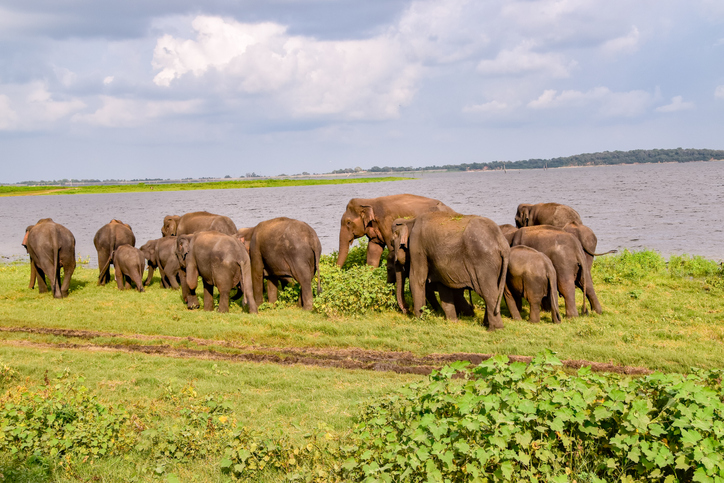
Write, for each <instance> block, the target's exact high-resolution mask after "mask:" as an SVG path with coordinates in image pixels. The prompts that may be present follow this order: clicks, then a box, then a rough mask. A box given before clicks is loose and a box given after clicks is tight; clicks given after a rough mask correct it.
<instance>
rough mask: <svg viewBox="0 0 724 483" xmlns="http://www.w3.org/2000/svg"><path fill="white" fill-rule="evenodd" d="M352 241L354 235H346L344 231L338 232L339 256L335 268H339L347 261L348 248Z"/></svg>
mask: <svg viewBox="0 0 724 483" xmlns="http://www.w3.org/2000/svg"><path fill="white" fill-rule="evenodd" d="M353 241H354V235H353V234H351V233H346V232H345V230H340V232H339V255H338V256H337V266H338V267H341V266H342V265H344V262H346V261H347V255H349V247H350V245H351V244H352V242H353Z"/></svg>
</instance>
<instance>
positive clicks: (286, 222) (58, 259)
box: [23, 194, 610, 330]
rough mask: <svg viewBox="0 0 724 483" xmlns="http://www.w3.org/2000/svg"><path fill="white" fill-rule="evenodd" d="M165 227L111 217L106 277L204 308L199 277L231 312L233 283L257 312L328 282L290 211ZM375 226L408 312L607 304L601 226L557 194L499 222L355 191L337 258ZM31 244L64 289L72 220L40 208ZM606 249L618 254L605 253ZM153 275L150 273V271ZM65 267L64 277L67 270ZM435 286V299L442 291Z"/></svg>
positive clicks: (490, 315) (102, 266)
mask: <svg viewBox="0 0 724 483" xmlns="http://www.w3.org/2000/svg"><path fill="white" fill-rule="evenodd" d="M161 234H162V237H161V238H158V239H155V240H150V241H148V242H147V243H145V244H144V245H143V246H141V248H140V249H139V248H136V247H135V244H136V238H135V236H134V234H133V230H132V229H131V227H130V226H129V225H127V224H125V223H123V222H121V221H119V220H115V219H114V220H111V222H110V223H108V224H106V225H104V226H103V227H101V228H100V229H99V230H98V232H97V233H96V235H95V237H94V239H93V242H94V245H95V247H96V250H97V252H98V267H99V273H98V284H99V285H105V284H106V283H108V282H109V281H110V270H109V268H110V265H111V264H113V266H114V270H115V279H116V283H117V285H118V288H119V289H120V290H123V289H124V288H130V287H131V285H134V286H135V287H136V289H137V290H138V291H140V292H143V291H144V287H145V286H148V285H149V284H150V283H151V280H152V279H153V275H154V272H155V270H156V269H157V270H158V271H159V275H160V280H161V285H162V286H163V287H164V288H174V289H178V288H181V292H182V296H183V299H184V301H185V302H186V304H187V306H188V308H189V309H193V308H198V307H199V302H198V297H197V295H196V289H197V284H198V278H199V276H200V277H201V280H202V284H203V292H204V295H203V296H204V309H205V310H213V306H214V303H213V290H214V287H216V289H217V290H218V292H219V312H228V310H229V301H230V296H231V291H232V289H234V288H236V289H238V290H237V292H236V294H237V295H236V297H241V296H242V294H243V297H244V301H245V303H246V304H247V306H248V310H249V312H251V313H256V312H257V311H258V306H259V305H260V304H261V303H262V302H263V292H264V282H265V281H266V292H267V299H268V301H269V302H270V303H274V302H276V299H277V293H278V290H279V285H280V284H281V285H282V287H283V286H285V285H286V284H288V283H292V282H295V281H296V282H298V283H299V284H300V287H301V294H300V300H299V303H300V305H301V306H302V307H303V308H304V309H307V310H309V309H311V308H312V296H313V292H312V282H313V280H314V277H315V274H316V276H317V292H320V291H321V280H320V276H319V260H320V256H321V251H322V247H321V243H320V241H319V237H318V236H317V234H316V232H315V231H314V229H313V228H312V227H310V226H309V225H308V224H306V223H304V222H302V221H299V220H294V219H290V218H286V217H280V218H274V219H272V220H267V221H263V222H261V223H259V224H258V225H256V226H254V227H250V228H241V229H237V227H236V225H235V224H234V222H233V221H232V220H231V219H230V218H228V217H226V216H222V215H215V214H212V213H208V212H206V211H201V212H194V213H187V214H185V215H182V216H166V217H165V219H164V220H163V226H162V228H161ZM362 236H367V238H368V240H369V242H368V245H367V263H368V264H369V265H371V266H373V267H378V266H379V265H380V259H381V257H382V254H383V251H384V249H385V248H388V258H387V278H388V282H389V283H395V285H396V295H397V302H398V305H399V307H400V309H401V310H402V311H403V312H405V313H406V312H407V311H408V310H409V307H408V304H407V301H406V300H405V293H404V290H405V286H406V282H407V280H408V279H409V286H410V292H411V295H412V305H413V307H412V311H413V313H414V314H415V315H416V316H420V315H421V313H422V306H423V305H425V303H426V302H429V303H430V305H431V307H432V308H433V309H434V310H440V311H442V312H443V313H444V314H445V316H446V317H447V318H448V319H453V320H455V319H456V318H457V317H458V315H473V314H474V311H473V306H472V304H471V302H468V301H467V300H466V298H465V290H466V289H467V290H472V291H474V292H475V293H477V294H478V295H479V296H480V297H481V298H482V299H483V300H484V301H485V315H484V318H483V322H484V324H485V326H486V327H487V328H488V329H489V330H494V329H499V328H502V327H503V322H502V318H501V301H502V299H503V298H505V301H506V305H507V306H508V309H509V311H510V314H511V316H512V317H513V318H514V319H520V318H521V317H520V311H521V309H522V299H523V298H525V299H526V300H528V302H529V304H530V320H531V322H538V321H540V310H541V308H542V309H544V310H548V311H551V318H552V320H553V322H560V320H561V318H560V314H559V313H558V294H559V293H560V294H561V295H562V296H563V299H564V302H565V307H566V316H568V317H575V316H577V315H578V310H577V308H576V306H575V289H576V287H578V288H580V289H581V290H582V291H583V293H584V294H585V297H584V303H583V307H582V312H583V313H587V308H586V303H585V299H588V301H589V303H590V305H591V308H592V309H593V310H595V311H596V312H598V313H601V305H600V303H599V301H598V298H597V297H596V292H595V289H594V287H593V282H592V280H591V265H592V262H593V257H594V256H597V255H602V254H599V253H595V250H596V244H597V240H596V236H595V234H594V233H593V231H592V230H591V229H590V228H588V227H586V226H585V225H583V223H582V221H581V218H580V216H579V214H578V213H577V212H576V211H575V210H574V209H572V208H570V207H568V206H565V205H560V204H557V203H540V204H537V205H529V204H521V205H520V206H519V207H518V211H517V214H516V216H515V225H497V224H495V223H494V222H492V221H491V220H489V219H488V218H484V217H481V216H477V215H462V214H459V213H456V212H455V211H454V210H452V209H451V208H450V207H448V206H447V205H445V204H444V203H442V202H441V201H439V200H435V199H431V198H426V197H423V196H417V195H411V194H400V195H392V196H383V197H378V198H372V199H361V198H354V199H352V200H350V202H349V203H348V205H347V209H346V211H345V212H344V214H343V216H342V220H341V226H340V232H339V256H338V259H337V263H338V265H339V266H340V267H341V266H342V265H344V263H345V260H346V258H347V255H348V253H349V247H350V245H351V244H352V242H353V241H354V240H355V239H356V238H360V237H362ZM23 246H25V248H26V249H27V251H28V254H29V255H30V262H31V263H30V285H29V287H30V288H31V289H32V288H34V286H35V281H36V279H37V282H38V288H39V291H40V292H41V293H43V292H46V291H48V284H47V283H46V281H45V277H46V275H47V277H48V279H49V280H50V287H51V290H52V292H53V296H54V297H57V298H61V297H66V296H67V295H68V288H69V286H70V279H71V276H72V274H73V271H74V269H75V264H76V259H75V238H74V237H73V234H72V233H71V232H70V231H69V230H68V229H67V228H65V227H64V226H62V225H60V224H58V223H55V222H53V220H52V219H50V218H44V219H41V220H40V221H38V223H36V224H35V225H31V226H29V227H27V229H26V231H25V237H24V238H23ZM607 253H610V252H607ZM146 265H147V266H148V275H147V277H146V280H145V282H144V281H143V272H144V270H145V268H146ZM61 268H62V269H63V280H62V283H61V277H60V269H61ZM438 295H439V298H440V300H439V302H438V299H437V296H438Z"/></svg>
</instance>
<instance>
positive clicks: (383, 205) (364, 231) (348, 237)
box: [337, 194, 454, 267]
mask: <svg viewBox="0 0 724 483" xmlns="http://www.w3.org/2000/svg"><path fill="white" fill-rule="evenodd" d="M436 211H442V212H449V213H454V212H453V210H452V208H450V207H448V206H447V205H445V204H444V203H443V202H442V201H439V200H435V199H432V198H425V197H424V196H418V195H411V194H401V195H391V196H381V197H379V198H368V199H365V198H352V199H351V200H350V201H349V203H347V209H346V210H345V212H344V214H343V215H342V221H341V226H340V229H339V256H338V257H337V265H339V266H340V267H341V266H342V265H344V262H345V261H346V260H347V255H348V254H349V247H350V245H351V244H352V242H353V241H354V240H355V239H357V238H360V237H362V236H364V235H367V238H368V239H369V243H368V244H367V264H368V265H372V266H373V267H379V266H380V257H381V256H382V251H383V250H384V249H385V247H391V246H392V245H391V243H392V223H393V222H394V221H395V220H396V219H397V218H413V217H416V216H418V215H421V214H423V213H428V212H436Z"/></svg>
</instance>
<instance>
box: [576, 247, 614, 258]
mask: <svg viewBox="0 0 724 483" xmlns="http://www.w3.org/2000/svg"><path fill="white" fill-rule="evenodd" d="M583 250H584V251H585V252H586V253H588V254H589V255H591V256H592V257H600V256H603V255H609V254H611V253H618V250H609V251H607V252H603V253H591V252H590V251H588V250H586V248H585V247H584V248H583Z"/></svg>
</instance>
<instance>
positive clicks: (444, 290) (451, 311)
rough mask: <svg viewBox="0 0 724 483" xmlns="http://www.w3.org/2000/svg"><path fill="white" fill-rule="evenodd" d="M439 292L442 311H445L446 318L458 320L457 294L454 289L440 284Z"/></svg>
mask: <svg viewBox="0 0 724 483" xmlns="http://www.w3.org/2000/svg"><path fill="white" fill-rule="evenodd" d="M438 292H439V293H440V305H441V306H442V311H443V312H444V313H445V318H446V319H448V320H452V321H456V320H458V314H457V312H456V311H455V294H454V293H453V292H454V291H453V289H451V288H450V287H446V286H444V285H439V286H438Z"/></svg>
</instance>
